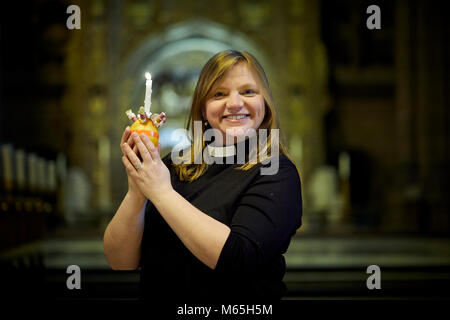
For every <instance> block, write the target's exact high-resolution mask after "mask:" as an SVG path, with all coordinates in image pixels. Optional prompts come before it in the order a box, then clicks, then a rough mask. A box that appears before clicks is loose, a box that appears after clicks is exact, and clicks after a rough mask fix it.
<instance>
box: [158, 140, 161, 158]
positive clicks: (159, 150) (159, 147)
mask: <svg viewBox="0 0 450 320" xmlns="http://www.w3.org/2000/svg"><path fill="white" fill-rule="evenodd" d="M158 153H159V156H160V157H161V144H160V143H159V142H158Z"/></svg>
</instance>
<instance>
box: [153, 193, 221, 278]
mask: <svg viewBox="0 0 450 320" xmlns="http://www.w3.org/2000/svg"><path fill="white" fill-rule="evenodd" d="M153 204H154V205H155V207H156V209H158V211H159V213H160V214H161V216H162V217H163V218H164V220H165V221H166V222H167V224H168V225H169V226H170V228H171V229H172V230H173V231H174V232H175V233H176V235H177V236H178V238H179V239H180V240H181V241H182V242H183V244H184V245H185V246H186V247H187V248H188V249H189V251H191V252H192V254H193V255H194V256H196V257H197V259H199V260H200V261H201V262H203V263H204V264H205V265H207V266H208V267H209V268H211V269H215V267H216V264H217V261H218V260H219V256H220V253H221V251H222V248H223V246H224V244H225V241H226V240H227V238H228V235H229V233H230V228H229V227H228V226H227V225H225V224H223V223H222V222H219V221H217V220H215V219H214V218H211V217H210V216H208V215H207V214H205V213H203V212H202V211H200V210H198V209H197V208H196V207H194V206H193V205H192V204H191V203H190V202H189V201H187V200H186V199H184V198H183V197H182V196H181V195H180V194H179V193H178V192H176V191H175V190H172V191H170V192H167V193H162V194H160V195H158V196H157V197H155V198H154V199H153Z"/></svg>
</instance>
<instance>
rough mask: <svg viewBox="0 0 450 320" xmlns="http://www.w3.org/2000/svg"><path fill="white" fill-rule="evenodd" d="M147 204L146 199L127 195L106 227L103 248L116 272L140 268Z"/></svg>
mask: <svg viewBox="0 0 450 320" xmlns="http://www.w3.org/2000/svg"><path fill="white" fill-rule="evenodd" d="M146 203H147V200H146V199H145V198H142V197H136V196H133V195H132V194H131V193H127V194H126V196H125V198H124V199H123V201H122V203H121V204H120V206H119V209H118V210H117V212H116V214H115V215H114V217H113V219H112V220H111V221H110V223H109V224H108V226H107V227H106V230H105V234H104V236H103V248H104V251H105V256H106V260H107V261H108V263H109V265H110V266H111V268H113V269H114V270H134V269H137V267H138V266H139V261H140V258H141V241H142V234H143V232H144V214H145V205H146Z"/></svg>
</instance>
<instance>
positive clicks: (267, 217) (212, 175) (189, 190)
mask: <svg viewBox="0 0 450 320" xmlns="http://www.w3.org/2000/svg"><path fill="white" fill-rule="evenodd" d="M232 157H234V160H237V158H236V156H232ZM220 160H224V161H223V163H224V164H217V163H215V164H212V165H210V166H209V168H208V170H207V171H206V172H205V173H204V174H203V175H202V176H201V177H200V178H198V179H197V180H195V181H193V182H190V183H189V182H181V181H180V180H179V179H178V177H177V175H176V174H175V171H174V169H173V167H172V165H171V157H170V154H169V155H167V156H166V157H164V158H163V161H164V163H165V164H166V165H167V167H168V168H169V170H170V172H171V180H172V186H173V188H174V189H175V190H176V191H177V192H178V193H179V194H181V195H182V196H183V197H184V198H185V199H186V200H188V201H189V202H190V203H191V204H192V205H193V206H195V207H196V208H198V209H199V210H200V211H202V212H204V213H206V214H208V215H209V216H211V217H213V218H214V219H216V220H218V221H220V222H222V223H224V224H226V225H228V226H230V228H231V233H230V235H229V237H228V239H227V240H226V242H225V245H224V247H223V249H222V252H221V254H220V257H219V260H218V262H217V265H216V268H215V270H212V269H210V268H209V267H208V266H206V265H205V264H203V263H202V262H201V261H200V260H198V259H197V258H196V257H195V256H194V255H193V254H192V253H191V252H190V251H189V250H188V249H187V248H186V247H185V246H184V244H183V243H182V242H181V240H180V239H179V238H178V237H177V235H176V234H175V232H173V231H172V229H171V228H170V227H169V225H168V224H167V223H166V222H165V220H164V219H163V218H162V217H161V215H160V214H159V212H158V211H157V210H156V208H155V207H154V205H153V204H152V203H151V202H150V201H149V202H148V205H147V207H146V212H145V227H144V235H143V239H142V246H141V250H142V251H141V294H142V298H151V299H157V300H164V299H169V300H171V301H174V300H176V301H180V302H187V301H193V302H194V301H196V302H206V301H212V302H223V301H227V300H238V301H242V300H249V299H251V300H257V301H261V300H271V301H272V300H280V299H281V297H282V296H283V295H284V294H285V292H286V286H285V284H284V283H283V281H282V279H283V276H284V274H285V271H286V264H285V259H284V257H283V253H285V252H286V250H287V248H288V246H289V242H290V240H291V237H292V236H293V235H294V234H295V231H296V230H297V229H298V228H299V227H300V226H301V216H302V199H301V187H300V178H299V175H298V172H297V169H296V167H295V165H294V164H293V163H292V162H291V161H290V160H289V159H288V158H287V157H286V156H284V155H280V157H279V170H278V172H277V173H276V174H274V175H261V167H269V166H270V163H269V164H266V165H262V164H257V165H255V166H254V167H252V168H251V169H250V170H247V171H243V170H237V169H235V168H237V167H239V166H240V165H241V164H226V161H227V160H226V158H221V159H220ZM234 163H236V161H235V162H234ZM272 165H273V164H272Z"/></svg>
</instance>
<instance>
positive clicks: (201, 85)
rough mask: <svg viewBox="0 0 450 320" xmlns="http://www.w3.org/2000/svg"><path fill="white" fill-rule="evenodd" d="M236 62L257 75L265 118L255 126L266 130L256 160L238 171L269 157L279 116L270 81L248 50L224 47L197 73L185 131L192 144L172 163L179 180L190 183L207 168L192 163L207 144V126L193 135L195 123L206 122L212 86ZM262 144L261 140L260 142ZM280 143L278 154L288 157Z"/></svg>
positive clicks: (200, 154) (242, 166)
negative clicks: (189, 136) (265, 136)
mask: <svg viewBox="0 0 450 320" xmlns="http://www.w3.org/2000/svg"><path fill="white" fill-rule="evenodd" d="M238 63H245V64H246V65H247V67H248V68H249V70H250V71H252V73H253V74H254V75H255V76H256V81H257V83H258V85H259V87H260V89H261V93H262V96H263V98H264V108H265V110H264V111H265V113H264V119H263V121H262V122H261V125H260V126H259V128H258V129H267V139H265V142H264V143H263V144H262V145H261V144H259V148H258V150H257V151H255V152H256V159H257V161H256V162H250V161H247V162H246V163H244V164H243V165H241V166H239V167H237V168H236V169H238V170H248V169H250V168H252V167H253V166H254V165H255V164H256V163H260V162H262V161H263V160H265V159H267V158H269V157H270V156H269V154H270V152H271V150H272V136H271V133H272V129H279V122H278V116H277V113H276V110H275V106H274V102H273V98H272V93H271V90H270V87H269V81H268V80H267V77H266V74H265V72H264V70H263V68H262V66H261V65H260V64H259V62H258V61H257V60H256V59H255V57H253V56H252V55H251V54H250V53H248V52H245V51H237V50H225V51H221V52H219V53H217V54H216V55H214V56H213V57H212V58H211V59H209V60H208V62H207V63H206V64H205V66H204V67H203V69H202V71H201V72H200V77H199V79H198V81H197V85H196V87H195V90H194V95H193V99H192V105H191V109H190V113H189V117H188V122H187V125H186V129H187V131H188V132H189V131H190V132H191V137H193V138H192V141H191V142H192V144H191V147H190V148H188V150H186V152H185V153H184V154H183V156H182V159H184V160H183V161H182V163H180V164H173V166H174V168H175V172H176V173H177V174H178V176H179V179H180V180H181V181H188V182H192V181H194V180H196V179H198V178H199V177H200V176H201V175H202V174H203V173H204V172H205V171H206V170H207V168H208V166H209V165H208V164H207V163H205V161H201V163H194V162H198V161H194V159H198V158H199V157H202V155H203V150H204V148H205V147H206V143H205V141H204V139H203V134H204V132H205V131H206V129H208V127H207V126H204V125H202V126H201V135H198V134H197V135H194V122H195V121H201V122H202V123H203V122H204V121H205V119H203V113H202V111H204V108H205V105H206V101H207V100H208V99H209V98H210V96H211V92H212V89H213V88H214V87H215V86H216V85H217V84H218V83H220V81H221V80H222V79H223V77H224V75H225V74H226V73H227V71H228V70H230V69H231V68H232V67H233V66H235V65H236V64H238ZM260 143H261V142H260ZM277 143H279V152H280V154H285V155H286V156H288V154H287V151H286V149H285V147H284V146H283V145H282V143H281V141H277Z"/></svg>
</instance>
